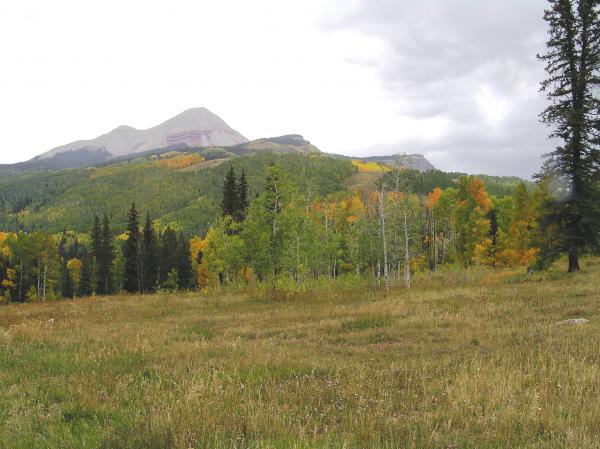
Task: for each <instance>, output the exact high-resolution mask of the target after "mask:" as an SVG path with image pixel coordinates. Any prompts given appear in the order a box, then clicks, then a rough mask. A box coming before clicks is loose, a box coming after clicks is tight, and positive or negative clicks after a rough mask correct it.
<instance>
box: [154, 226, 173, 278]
mask: <svg viewBox="0 0 600 449" xmlns="http://www.w3.org/2000/svg"><path fill="white" fill-rule="evenodd" d="M176 254H177V234H175V231H174V230H173V229H172V228H171V227H167V229H165V230H164V231H163V233H162V234H161V238H160V257H159V276H158V279H159V282H160V284H161V285H163V284H164V283H165V282H166V281H167V277H168V275H169V272H170V271H171V270H173V269H174V268H176V260H177V257H176Z"/></svg>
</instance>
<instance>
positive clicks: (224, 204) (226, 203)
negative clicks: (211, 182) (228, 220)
mask: <svg viewBox="0 0 600 449" xmlns="http://www.w3.org/2000/svg"><path fill="white" fill-rule="evenodd" d="M239 202H240V201H239V197H238V189H237V181H236V177H235V172H234V171H233V167H229V171H228V172H227V175H226V176H225V182H224V183H223V199H222V200H221V210H222V212H223V216H230V217H235V216H236V215H237V212H238V210H239Z"/></svg>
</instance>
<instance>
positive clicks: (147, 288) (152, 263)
mask: <svg viewBox="0 0 600 449" xmlns="http://www.w3.org/2000/svg"><path fill="white" fill-rule="evenodd" d="M142 248H143V257H142V284H143V285H142V287H143V288H142V291H144V292H145V293H152V292H154V291H155V290H156V281H157V276H158V258H157V254H156V253H157V248H156V237H155V235H154V226H153V224H152V219H151V218H150V213H147V214H146V223H145V224H144V234H143V245H142Z"/></svg>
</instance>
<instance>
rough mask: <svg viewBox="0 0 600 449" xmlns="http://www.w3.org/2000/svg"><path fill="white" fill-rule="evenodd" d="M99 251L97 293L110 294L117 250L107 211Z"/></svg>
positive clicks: (103, 221)
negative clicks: (114, 245)
mask: <svg viewBox="0 0 600 449" xmlns="http://www.w3.org/2000/svg"><path fill="white" fill-rule="evenodd" d="M99 246H100V247H99V251H98V255H97V260H96V265H97V275H96V278H97V286H96V293H98V294H99V295H109V294H111V293H112V292H113V288H114V279H113V269H112V267H113V261H114V259H115V252H114V247H113V237H112V232H111V230H110V221H109V219H108V215H107V214H106V213H105V214H104V217H103V218H102V231H101V233H100V243H99Z"/></svg>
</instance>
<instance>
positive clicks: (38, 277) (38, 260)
mask: <svg viewBox="0 0 600 449" xmlns="http://www.w3.org/2000/svg"><path fill="white" fill-rule="evenodd" d="M40 271H41V267H40V252H39V251H38V254H37V300H38V301H39V300H40V296H41V295H40V293H41V292H40V282H41V280H40V277H41V276H40V275H41V273H40Z"/></svg>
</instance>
